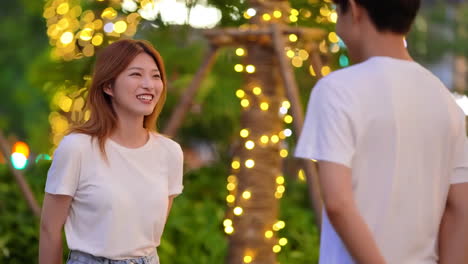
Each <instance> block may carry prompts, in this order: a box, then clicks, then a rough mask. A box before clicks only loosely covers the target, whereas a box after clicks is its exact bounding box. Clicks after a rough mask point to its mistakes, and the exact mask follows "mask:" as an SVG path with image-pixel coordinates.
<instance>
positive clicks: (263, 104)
mask: <svg viewBox="0 0 468 264" xmlns="http://www.w3.org/2000/svg"><path fill="white" fill-rule="evenodd" d="M269 107H270V106H269V105H268V103H267V102H262V103H261V104H260V109H262V111H267V110H268V108H269Z"/></svg>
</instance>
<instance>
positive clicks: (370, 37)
mask: <svg viewBox="0 0 468 264" xmlns="http://www.w3.org/2000/svg"><path fill="white" fill-rule="evenodd" d="M376 56H380V57H391V58H395V59H400V60H408V61H413V59H412V58H411V56H410V54H409V53H408V50H407V49H406V47H405V42H404V36H402V35H397V34H393V33H378V32H372V33H370V34H367V36H366V37H364V38H363V41H362V43H361V50H360V55H359V60H360V61H365V60H367V59H369V58H371V57H376Z"/></svg>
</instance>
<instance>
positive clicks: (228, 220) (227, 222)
mask: <svg viewBox="0 0 468 264" xmlns="http://www.w3.org/2000/svg"><path fill="white" fill-rule="evenodd" d="M223 225H224V226H232V220H231V219H224V221H223Z"/></svg>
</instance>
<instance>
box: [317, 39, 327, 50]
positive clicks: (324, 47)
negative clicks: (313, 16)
mask: <svg viewBox="0 0 468 264" xmlns="http://www.w3.org/2000/svg"><path fill="white" fill-rule="evenodd" d="M319 50H320V52H322V53H327V51H328V49H327V42H326V41H325V40H323V41H322V42H320V44H319Z"/></svg>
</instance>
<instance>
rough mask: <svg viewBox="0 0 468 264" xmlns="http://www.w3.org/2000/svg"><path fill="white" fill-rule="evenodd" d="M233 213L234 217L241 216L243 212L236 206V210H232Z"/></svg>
mask: <svg viewBox="0 0 468 264" xmlns="http://www.w3.org/2000/svg"><path fill="white" fill-rule="evenodd" d="M233 212H234V214H235V215H237V216H240V215H242V213H243V212H244V210H243V209H242V207H239V206H237V207H236V208H234V210H233Z"/></svg>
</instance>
